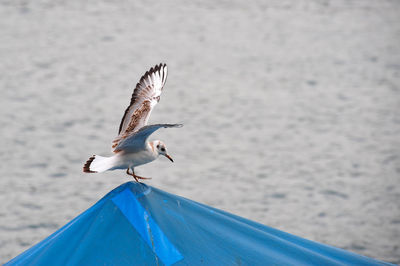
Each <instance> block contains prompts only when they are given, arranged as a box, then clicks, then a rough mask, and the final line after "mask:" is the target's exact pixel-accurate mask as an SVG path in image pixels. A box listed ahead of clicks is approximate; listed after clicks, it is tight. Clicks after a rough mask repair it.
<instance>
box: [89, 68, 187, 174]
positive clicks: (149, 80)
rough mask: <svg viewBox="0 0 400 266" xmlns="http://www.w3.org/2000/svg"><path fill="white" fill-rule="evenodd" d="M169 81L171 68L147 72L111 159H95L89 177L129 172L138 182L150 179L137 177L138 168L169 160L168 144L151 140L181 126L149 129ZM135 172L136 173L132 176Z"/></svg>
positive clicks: (97, 156)
mask: <svg viewBox="0 0 400 266" xmlns="http://www.w3.org/2000/svg"><path fill="white" fill-rule="evenodd" d="M166 78H167V66H166V65H165V64H159V65H156V66H155V67H154V68H151V69H150V70H149V71H147V72H146V73H145V74H144V75H143V76H142V78H141V79H140V81H139V83H138V84H137V85H136V88H135V90H134V91H133V94H132V98H131V102H130V105H129V106H128V108H127V109H126V110H125V113H124V116H123V117H122V121H121V123H120V126H119V130H118V136H117V137H116V138H115V139H114V141H113V143H112V151H113V152H114V153H115V154H114V155H113V156H111V157H103V156H99V155H93V156H92V157H90V158H89V160H87V161H86V163H85V164H84V166H83V171H84V172H85V173H101V172H105V171H109V170H116V169H127V171H126V173H127V174H128V175H132V176H133V177H134V178H135V180H136V181H138V179H147V178H144V177H140V176H137V175H135V172H134V168H135V167H137V166H139V165H143V164H146V163H149V162H152V161H154V160H155V159H157V158H158V157H159V155H164V156H165V157H167V158H168V159H169V160H171V161H172V162H173V160H172V158H171V156H170V155H168V153H167V148H166V146H165V144H164V143H163V142H162V141H160V140H155V141H152V142H149V141H148V140H147V139H148V137H149V136H150V135H151V134H152V133H153V132H155V131H156V130H158V129H160V128H170V127H181V126H182V125H181V124H154V125H147V121H148V119H149V117H150V113H151V111H152V109H153V108H154V106H155V105H156V104H157V103H158V102H159V101H160V95H161V92H162V89H163V86H164V84H165V81H166ZM129 170H132V173H130V172H129Z"/></svg>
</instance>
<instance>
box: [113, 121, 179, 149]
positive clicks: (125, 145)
mask: <svg viewBox="0 0 400 266" xmlns="http://www.w3.org/2000/svg"><path fill="white" fill-rule="evenodd" d="M182 126H183V125H182V124H155V125H148V126H144V127H142V128H141V129H139V130H138V131H135V132H132V133H131V134H130V135H129V136H127V137H126V138H124V139H122V140H121V141H120V142H119V143H118V145H117V146H116V147H115V150H114V152H119V151H126V152H136V151H140V150H143V149H145V148H146V140H147V138H148V137H149V136H150V135H151V134H153V133H154V131H156V130H157V129H160V128H162V127H164V128H167V127H182Z"/></svg>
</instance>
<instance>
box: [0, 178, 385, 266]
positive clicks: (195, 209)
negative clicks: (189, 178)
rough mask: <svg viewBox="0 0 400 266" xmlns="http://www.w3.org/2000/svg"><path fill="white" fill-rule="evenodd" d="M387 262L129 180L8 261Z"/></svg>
mask: <svg viewBox="0 0 400 266" xmlns="http://www.w3.org/2000/svg"><path fill="white" fill-rule="evenodd" d="M198 264H204V265H338V264H341V265H343V264H346V265H389V264H387V263H384V262H381V261H377V260H374V259H371V258H368V257H364V256H361V255H357V254H355V253H351V252H348V251H345V250H342V249H339V248H335V247H331V246H327V245H323V244H319V243H316V242H312V241H309V240H306V239H303V238H300V237H297V236H294V235H291V234H288V233H285V232H282V231H279V230H276V229H273V228H271V227H268V226H265V225H262V224H259V223H255V222H252V221H250V220H247V219H244V218H241V217H239V216H235V215H232V214H230V213H227V212H224V211H221V210H218V209H214V208H211V207H209V206H206V205H203V204H200V203H197V202H194V201H191V200H188V199H185V198H182V197H179V196H176V195H172V194H169V193H167V192H164V191H162V190H159V189H157V188H154V187H151V186H147V185H144V184H139V183H134V182H128V183H125V184H123V185H121V186H119V187H117V188H116V189H114V190H112V191H111V192H110V193H108V194H107V195H106V196H105V197H103V198H102V199H101V200H100V201H98V202H97V203H96V204H95V205H93V206H92V207H91V208H89V209H88V210H86V211H85V212H83V213H82V214H80V215H79V216H78V217H76V218H75V219H73V220H72V221H70V222H69V223H67V224H66V225H64V226H63V227H62V228H61V229H59V230H58V231H56V232H55V233H53V234H52V235H50V236H49V237H47V238H46V239H44V240H43V241H41V242H39V243H38V244H36V245H35V246H33V247H31V248H30V249H28V250H26V251H25V252H24V253H22V254H20V255H19V256H17V257H15V258H14V259H12V260H11V261H9V262H8V263H6V265H198Z"/></svg>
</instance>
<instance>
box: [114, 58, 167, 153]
mask: <svg viewBox="0 0 400 266" xmlns="http://www.w3.org/2000/svg"><path fill="white" fill-rule="evenodd" d="M166 80H167V65H166V64H159V65H156V66H154V67H152V68H150V70H149V71H147V72H146V73H145V74H144V75H143V76H142V77H141V79H140V81H139V83H138V84H136V88H135V90H134V91H133V94H132V98H131V103H130V104H129V106H128V108H126V110H125V113H124V116H123V117H122V120H121V124H120V126H119V130H118V137H117V138H116V139H115V140H114V141H113V145H112V147H113V148H115V147H116V146H117V145H118V143H119V142H120V141H121V140H123V139H125V138H127V137H128V136H129V135H131V134H132V133H133V132H136V131H138V130H139V129H140V128H142V127H143V126H145V125H146V124H147V121H148V120H149V117H150V113H151V111H152V110H153V108H154V106H155V105H156V104H157V103H158V102H159V101H160V96H161V92H162V89H163V86H164V84H165V81H166Z"/></svg>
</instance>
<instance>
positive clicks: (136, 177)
mask: <svg viewBox="0 0 400 266" xmlns="http://www.w3.org/2000/svg"><path fill="white" fill-rule="evenodd" d="M132 176H133V177H134V178H135V180H136V181H137V179H151V177H143V176H138V175H135V171H134V170H133V168H132Z"/></svg>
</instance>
